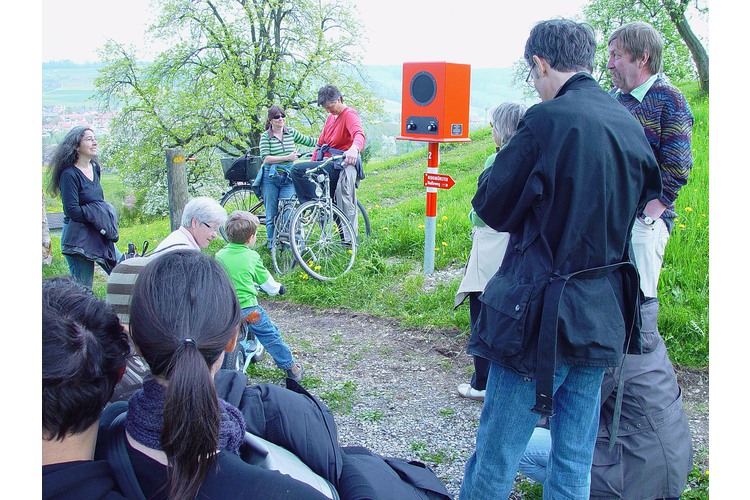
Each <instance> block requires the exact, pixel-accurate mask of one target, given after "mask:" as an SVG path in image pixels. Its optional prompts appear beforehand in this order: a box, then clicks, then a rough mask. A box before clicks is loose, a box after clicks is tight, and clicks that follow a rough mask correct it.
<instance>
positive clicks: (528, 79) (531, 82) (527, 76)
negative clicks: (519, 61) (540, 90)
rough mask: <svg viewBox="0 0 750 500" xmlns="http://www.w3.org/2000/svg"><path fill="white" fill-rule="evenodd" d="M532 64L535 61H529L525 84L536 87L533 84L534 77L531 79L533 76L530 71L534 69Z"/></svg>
mask: <svg viewBox="0 0 750 500" xmlns="http://www.w3.org/2000/svg"><path fill="white" fill-rule="evenodd" d="M534 64H535V63H531V67H530V68H529V74H528V75H526V83H527V84H528V86H529V87H531V88H536V87H535V86H534V79H533V78H532V77H531V72H532V71H534Z"/></svg>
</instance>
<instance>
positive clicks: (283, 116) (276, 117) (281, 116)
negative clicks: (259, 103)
mask: <svg viewBox="0 0 750 500" xmlns="http://www.w3.org/2000/svg"><path fill="white" fill-rule="evenodd" d="M279 118H286V115H276V116H274V117H273V119H274V120H278V119H279Z"/></svg>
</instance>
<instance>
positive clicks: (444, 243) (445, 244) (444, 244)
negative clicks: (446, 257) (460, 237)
mask: <svg viewBox="0 0 750 500" xmlns="http://www.w3.org/2000/svg"><path fill="white" fill-rule="evenodd" d="M440 244H441V245H443V246H444V247H447V246H448V244H447V243H446V242H442V243H440Z"/></svg>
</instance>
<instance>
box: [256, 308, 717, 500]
mask: <svg viewBox="0 0 750 500" xmlns="http://www.w3.org/2000/svg"><path fill="white" fill-rule="evenodd" d="M262 306H263V307H264V308H265V309H266V310H267V312H268V314H269V315H270V317H271V318H272V319H273V321H274V322H275V323H276V324H277V325H278V326H279V328H280V329H281V332H282V335H283V337H284V339H285V341H286V342H287V343H288V344H289V345H290V347H291V348H292V350H293V352H294V354H295V357H296V358H297V360H298V361H299V362H301V363H302V364H304V366H305V368H306V370H307V374H306V380H305V381H303V385H305V387H306V388H308V390H310V391H311V392H312V393H314V394H316V395H317V396H320V397H321V398H322V399H324V400H325V401H326V402H328V404H329V406H330V407H331V408H332V410H333V411H334V414H335V415H336V422H337V423H338V429H339V442H340V444H341V445H342V446H346V445H359V446H366V447H368V448H370V449H371V450H373V451H375V452H377V453H380V454H381V455H386V456H396V457H401V458H406V459H414V460H419V461H421V462H424V463H426V464H428V465H429V466H430V467H431V468H432V469H433V470H434V471H435V473H436V474H437V475H438V476H439V477H440V478H441V480H442V481H443V483H444V484H445V485H446V486H447V488H448V490H449V491H450V492H451V493H452V494H454V495H456V496H457V495H458V492H459V490H460V487H461V478H462V477H463V471H464V466H465V464H466V460H467V459H468V458H469V456H470V455H471V453H472V451H473V449H474V445H475V434H476V428H477V425H478V422H479V415H480V412H481V409H482V405H481V403H480V402H477V401H472V400H468V399H465V398H462V397H460V396H459V395H458V393H457V392H456V386H457V385H458V384H459V383H462V382H468V381H469V378H470V376H471V373H472V371H473V363H472V361H471V357H470V356H468V355H466V353H465V346H466V338H465V337H462V336H460V334H459V332H457V331H428V330H412V329H405V328H402V327H400V326H399V325H398V323H397V322H396V321H394V320H390V319H382V318H377V317H374V316H370V315H367V314H361V313H353V312H351V311H337V310H325V311H319V310H315V309H311V308H309V307H306V306H300V305H295V304H292V303H289V302H283V301H264V302H262ZM260 363H261V366H265V364H267V365H268V366H269V367H271V366H272V361H271V360H270V358H269V356H265V357H264V359H263V360H261V362H260ZM678 377H679V378H680V381H681V385H682V386H683V392H684V394H685V400H686V407H687V409H688V413H689V420H690V425H691V429H693V440H694V448H695V449H696V450H705V453H700V454H699V456H698V458H697V459H696V460H700V461H702V462H704V464H705V467H702V468H705V469H708V371H705V372H693V371H683V370H680V371H678ZM511 498H523V497H522V496H521V495H520V494H518V493H515V492H514V494H513V495H512V496H511Z"/></svg>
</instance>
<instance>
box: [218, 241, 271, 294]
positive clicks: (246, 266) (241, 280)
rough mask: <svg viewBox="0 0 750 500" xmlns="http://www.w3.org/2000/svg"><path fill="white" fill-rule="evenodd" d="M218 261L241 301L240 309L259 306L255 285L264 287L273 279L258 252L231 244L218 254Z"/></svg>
mask: <svg viewBox="0 0 750 500" xmlns="http://www.w3.org/2000/svg"><path fill="white" fill-rule="evenodd" d="M216 260H218V261H219V262H220V263H221V265H222V266H224V269H225V270H226V271H227V275H229V279H230V280H231V281H232V285H234V291H235V292H236V293H237V299H238V300H239V301H240V307H241V308H243V309H244V308H246V307H251V306H257V305H258V289H257V288H256V287H255V285H256V284H258V285H262V284H263V283H265V282H266V281H268V278H270V277H271V273H269V272H268V269H266V268H265V266H264V265H263V259H261V257H260V255H259V254H258V252H256V251H255V250H252V249H250V248H248V247H247V246H245V245H240V244H238V243H229V244H228V245H227V246H226V247H224V248H222V249H221V250H219V251H218V252H216Z"/></svg>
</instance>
